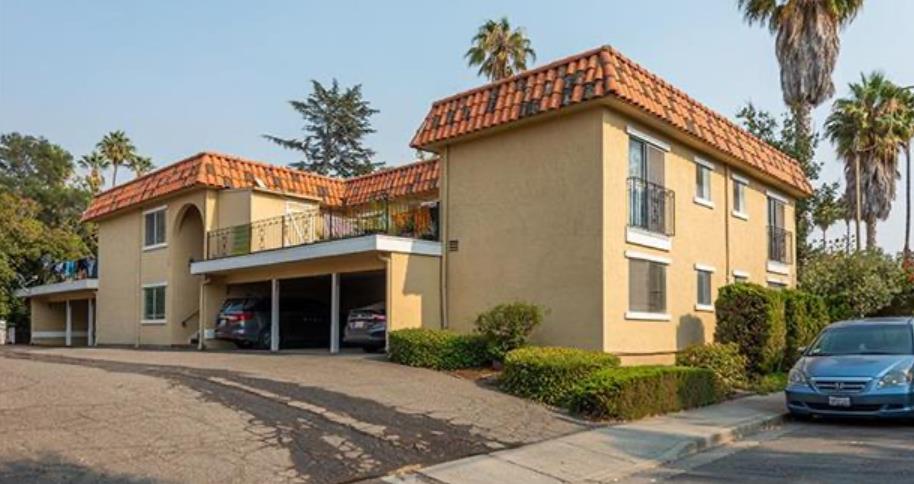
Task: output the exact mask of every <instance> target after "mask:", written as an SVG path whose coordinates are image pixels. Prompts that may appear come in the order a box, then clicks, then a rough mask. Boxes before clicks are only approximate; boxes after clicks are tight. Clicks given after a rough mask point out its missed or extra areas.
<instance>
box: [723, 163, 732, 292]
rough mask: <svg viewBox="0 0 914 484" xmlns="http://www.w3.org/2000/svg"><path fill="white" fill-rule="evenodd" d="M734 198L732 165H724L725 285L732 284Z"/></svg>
mask: <svg viewBox="0 0 914 484" xmlns="http://www.w3.org/2000/svg"><path fill="white" fill-rule="evenodd" d="M731 196H733V185H732V180H731V178H730V165H726V164H725V165H724V270H725V271H726V272H724V285H727V284H729V283H730V216H731V214H730V197H731Z"/></svg>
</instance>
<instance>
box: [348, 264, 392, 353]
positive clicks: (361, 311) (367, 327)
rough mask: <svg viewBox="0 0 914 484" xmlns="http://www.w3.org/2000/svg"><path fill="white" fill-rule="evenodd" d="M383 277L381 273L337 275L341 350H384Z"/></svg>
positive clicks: (385, 316) (385, 325)
mask: <svg viewBox="0 0 914 484" xmlns="http://www.w3.org/2000/svg"><path fill="white" fill-rule="evenodd" d="M386 286H387V278H386V277H385V273H384V271H383V270H381V271H366V272H350V273H346V274H340V338H341V339H342V341H341V343H342V346H344V347H361V348H365V349H368V350H373V349H379V348H382V347H384V343H385V340H386V336H385V335H386V332H387V307H386V305H385V301H386V298H387V287H386Z"/></svg>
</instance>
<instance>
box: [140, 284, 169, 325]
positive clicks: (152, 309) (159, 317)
mask: <svg viewBox="0 0 914 484" xmlns="http://www.w3.org/2000/svg"><path fill="white" fill-rule="evenodd" d="M143 322H151V323H164V322H165V284H155V285H149V286H144V287H143Z"/></svg>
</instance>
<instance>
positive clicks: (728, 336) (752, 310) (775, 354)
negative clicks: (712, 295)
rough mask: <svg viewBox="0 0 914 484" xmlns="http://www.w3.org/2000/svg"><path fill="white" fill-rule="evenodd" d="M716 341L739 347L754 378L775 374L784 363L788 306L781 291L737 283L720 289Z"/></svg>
mask: <svg viewBox="0 0 914 484" xmlns="http://www.w3.org/2000/svg"><path fill="white" fill-rule="evenodd" d="M715 309H716V312H717V329H716V331H715V334H714V339H715V341H717V342H719V343H736V344H737V345H738V346H739V351H740V353H742V354H743V355H744V356H745V357H746V359H747V360H748V365H747V366H746V369H747V370H748V371H749V373H751V374H765V373H773V372H776V371H778V370H779V369H780V367H781V363H782V362H783V360H784V345H785V343H786V339H785V332H786V329H785V325H784V303H783V301H782V300H781V297H780V295H779V293H778V292H777V291H773V290H770V289H766V288H764V287H762V286H759V285H757V284H745V283H737V284H730V285H728V286H724V287H722V288H720V291H719V292H718V296H717V301H716V302H715Z"/></svg>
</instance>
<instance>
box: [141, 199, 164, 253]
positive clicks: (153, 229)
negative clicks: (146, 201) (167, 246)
mask: <svg viewBox="0 0 914 484" xmlns="http://www.w3.org/2000/svg"><path fill="white" fill-rule="evenodd" d="M143 221H144V226H145V230H144V231H143V232H144V235H143V247H153V246H158V245H162V244H164V243H165V209H164V208H161V209H157V210H154V211H151V212H146V213H145V214H144V215H143Z"/></svg>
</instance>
